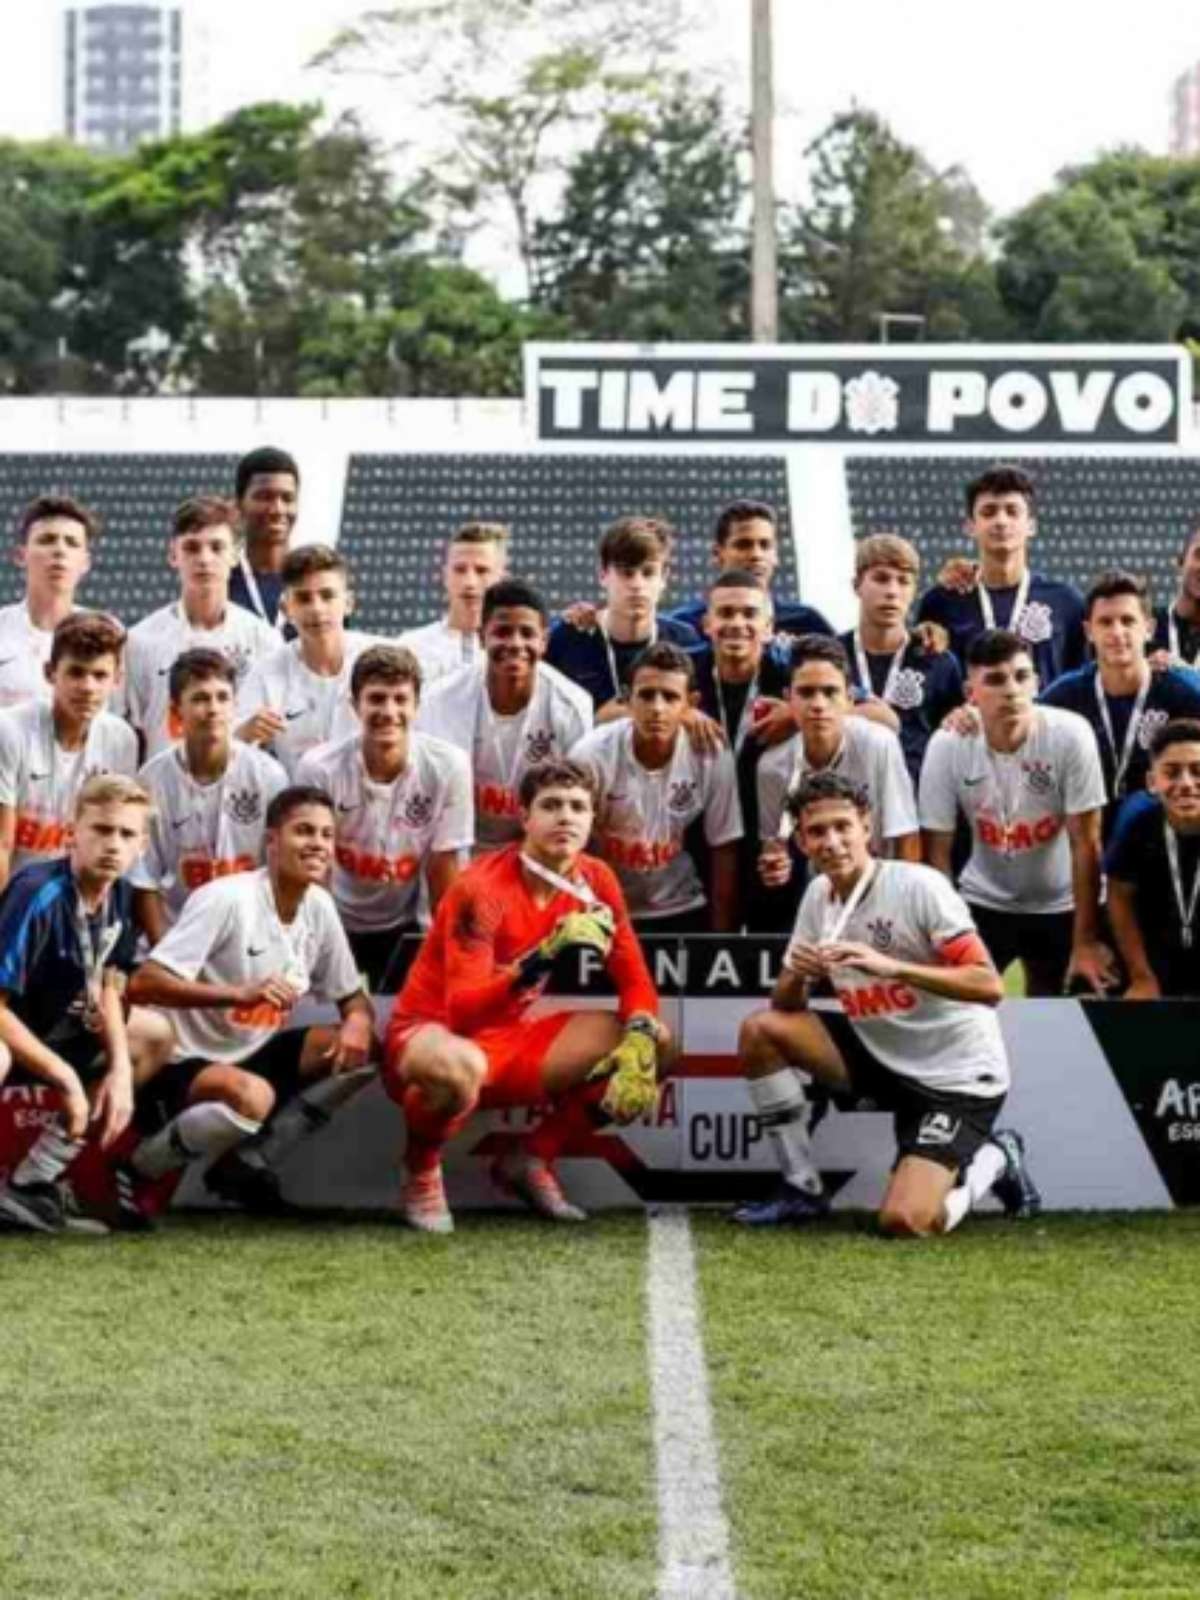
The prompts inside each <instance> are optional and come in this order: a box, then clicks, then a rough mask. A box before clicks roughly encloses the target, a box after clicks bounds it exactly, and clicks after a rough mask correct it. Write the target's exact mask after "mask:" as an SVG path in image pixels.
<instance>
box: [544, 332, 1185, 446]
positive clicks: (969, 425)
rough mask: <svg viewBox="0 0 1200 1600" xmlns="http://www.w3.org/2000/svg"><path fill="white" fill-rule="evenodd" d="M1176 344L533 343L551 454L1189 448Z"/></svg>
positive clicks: (1181, 363)
mask: <svg viewBox="0 0 1200 1600" xmlns="http://www.w3.org/2000/svg"><path fill="white" fill-rule="evenodd" d="M1191 370H1192V369H1191V358H1190V356H1189V355H1188V353H1187V352H1186V351H1185V350H1184V349H1182V348H1181V347H1176V346H1172V345H1148V346H1141V345H1111V346H1090V345H1089V346H1076V345H1059V346H1055V345H1036V346H1028V345H912V346H903V347H897V346H893V345H741V346H738V345H728V344H703V345H699V344H698V345H687V344H681V345H601V344H597V345H589V344H531V345H527V346H526V347H525V398H526V406H527V411H528V414H529V417H530V419H531V421H532V424H533V429H534V436H535V438H536V440H537V441H538V442H539V443H559V444H562V443H572V442H573V443H592V444H594V443H601V442H604V443H614V444H615V443H620V444H622V445H629V444H654V445H655V446H656V447H661V446H662V445H663V444H669V443H671V442H675V443H679V444H722V445H736V444H804V443H809V444H860V445H871V446H880V445H892V444H895V445H914V444H940V445H947V444H964V445H985V446H989V447H992V448H1003V447H1004V446H1008V445H1014V444H1029V445H1068V444H1069V445H1087V444H1103V445H1121V444H1126V445H1142V446H1145V445H1178V444H1180V443H1182V442H1183V441H1184V440H1185V438H1187V437H1189V436H1190V430H1191Z"/></svg>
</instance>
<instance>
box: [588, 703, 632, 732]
mask: <svg viewBox="0 0 1200 1600" xmlns="http://www.w3.org/2000/svg"><path fill="white" fill-rule="evenodd" d="M629 715H630V711H629V702H628V701H627V700H622V699H620V697H619V696H616V695H614V697H613V698H612V699H611V700H606V701H605V702H604V704H603V705H602V706H597V707H596V715H595V723H596V726H597V727H599V726H600V725H601V724H602V723H605V722H620V721H621V719H622V717H627V716H629Z"/></svg>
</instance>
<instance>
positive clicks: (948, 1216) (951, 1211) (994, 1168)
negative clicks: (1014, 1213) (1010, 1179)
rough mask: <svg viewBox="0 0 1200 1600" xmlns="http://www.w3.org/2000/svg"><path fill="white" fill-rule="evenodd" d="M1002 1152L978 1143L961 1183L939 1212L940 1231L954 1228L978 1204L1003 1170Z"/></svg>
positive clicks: (953, 1190)
mask: <svg viewBox="0 0 1200 1600" xmlns="http://www.w3.org/2000/svg"><path fill="white" fill-rule="evenodd" d="M1004 1167H1005V1161H1004V1151H1003V1150H1001V1148H1000V1146H999V1145H997V1144H992V1143H991V1142H990V1141H989V1142H988V1143H987V1144H981V1145H980V1146H979V1149H978V1150H976V1152H975V1154H974V1155H973V1156H972V1157H971V1164H970V1166H969V1167H968V1168H967V1170H966V1171H965V1172H964V1173H963V1175H962V1182H961V1183H960V1184H959V1185H958V1187H957V1188H956V1189H951V1191H950V1193H949V1194H948V1195H947V1196H946V1202H945V1206H944V1209H943V1211H942V1232H943V1233H950V1232H951V1231H952V1230H953V1229H955V1228H957V1227H958V1225H959V1223H960V1222H961V1221H962V1219H963V1218H964V1217H965V1216H966V1214H967V1212H968V1211H970V1209H971V1207H972V1206H973V1205H976V1204H978V1202H979V1201H980V1200H982V1199H983V1197H984V1195H985V1194H987V1192H988V1190H989V1189H990V1188H991V1187H992V1185H993V1184H994V1183H995V1181H996V1179H997V1178H998V1177H999V1176H1000V1174H1001V1173H1002V1172H1003V1171H1004Z"/></svg>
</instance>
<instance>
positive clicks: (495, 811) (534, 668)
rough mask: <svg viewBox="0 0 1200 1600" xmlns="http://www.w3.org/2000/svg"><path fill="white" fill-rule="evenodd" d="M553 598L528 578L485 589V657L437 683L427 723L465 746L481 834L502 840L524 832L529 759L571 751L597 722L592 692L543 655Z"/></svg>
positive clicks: (480, 840)
mask: <svg viewBox="0 0 1200 1600" xmlns="http://www.w3.org/2000/svg"><path fill="white" fill-rule="evenodd" d="M547 629H548V619H547V613H546V603H545V601H544V600H543V599H542V597H541V595H539V594H538V592H537V590H536V589H534V588H532V587H531V586H530V585H529V584H527V583H524V582H522V581H521V579H519V578H504V579H502V580H501V581H500V582H499V583H494V584H493V585H492V587H491V588H490V589H489V590H488V592H487V594H486V595H485V596H484V598H483V647H484V652H485V660H484V662H482V663H481V664H480V665H478V666H474V667H463V668H461V669H460V670H459V671H458V672H454V673H451V674H450V676H449V677H447V678H442V679H440V680H439V682H437V683H435V684H434V686H433V688H432V689H431V690H430V691H429V693H428V694H427V695H426V696H425V698H424V700H423V702H422V704H421V710H420V714H419V716H418V718H417V726H418V728H420V729H421V730H422V732H425V733H432V734H435V735H437V736H438V737H439V738H442V739H448V740H449V741H450V743H451V744H453V745H457V746H458V748H459V749H460V750H464V751H465V752H466V754H467V756H468V758H469V760H470V762H471V768H472V771H473V773H474V778H475V844H476V849H478V850H495V849H498V848H499V847H500V846H501V845H505V844H511V843H512V841H513V840H514V839H519V838H520V836H521V804H520V800H519V798H518V791H519V788H520V784H521V777H522V774H523V773H524V772H525V770H526V768H528V767H531V766H533V765H535V764H536V763H537V762H539V761H549V760H552V759H553V758H555V757H559V756H565V755H566V754H567V753H568V752H569V751H570V750H572V749H573V748H574V746H575V745H576V744H578V742H579V740H580V739H582V738H583V736H584V734H585V733H587V732H588V731H589V730H590V729H591V726H592V702H591V700H590V698H589V697H588V695H587V694H585V693H584V691H583V690H582V689H580V688H579V687H578V685H576V684H573V683H571V682H570V681H569V679H567V678H564V677H563V675H562V673H561V672H556V671H555V670H554V668H553V667H550V666H547V665H546V664H545V662H544V661H543V660H542V657H543V656H544V655H545V653H546V638H547Z"/></svg>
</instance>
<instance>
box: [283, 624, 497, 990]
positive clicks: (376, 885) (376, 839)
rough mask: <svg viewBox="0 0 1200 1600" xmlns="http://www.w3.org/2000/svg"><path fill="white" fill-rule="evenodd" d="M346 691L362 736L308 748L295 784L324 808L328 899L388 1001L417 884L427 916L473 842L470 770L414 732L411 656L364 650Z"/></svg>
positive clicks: (446, 747)
mask: <svg viewBox="0 0 1200 1600" xmlns="http://www.w3.org/2000/svg"><path fill="white" fill-rule="evenodd" d="M350 691H351V694H352V695H353V698H354V709H355V711H356V712H357V713H358V720H359V723H360V724H361V731H360V732H359V733H355V734H351V736H350V737H349V738H348V739H343V740H342V741H341V742H340V743H338V744H331V745H324V746H322V747H321V748H320V749H318V750H310V751H309V753H308V754H307V755H306V756H304V757H303V758H302V760H301V762H300V767H299V772H298V779H299V781H300V782H301V783H306V784H311V785H313V786H315V787H317V788H320V789H323V790H324V791H325V792H326V794H328V795H329V797H330V798H331V799H332V800H333V803H334V819H335V828H336V836H335V847H334V867H333V881H332V888H333V898H334V900H335V901H336V903H337V908H338V911H339V913H340V914H341V918H342V923H343V925H344V927H345V929H346V931H347V933H348V934H349V936H350V948H351V949H352V950H353V951H354V958H355V960H356V961H357V962H358V965H359V970H360V971H361V972H364V973H365V974H366V977H367V984H368V987H369V988H370V990H371V992H372V993H379V992H381V987H382V986H383V985H384V981H385V976H386V992H387V993H394V992H395V988H396V984H397V981H398V980H399V978H400V977H401V976H402V963H401V940H402V939H403V937H404V935H405V934H406V933H410V932H414V931H415V930H416V928H417V926H418V910H419V902H420V900H421V886H422V882H424V883H425V884H426V885H427V887H428V892H429V901H430V904H431V905H432V906H433V907H434V908H435V909H436V907H437V906H438V904H439V903H440V901H441V899H442V896H443V895H444V894H445V892H446V890H447V889H449V887H450V885H451V884H452V883H453V882H454V880H455V878H456V877H457V876H458V872H459V865H460V861H461V859H462V856H463V853H464V852H466V851H469V850H470V848H471V846H472V845H473V844H474V842H475V826H474V809H473V806H472V800H471V767H470V763H469V761H468V760H467V757H466V755H465V754H464V752H463V751H462V750H459V749H457V748H456V747H455V746H454V745H452V744H448V743H447V742H446V741H445V740H444V739H437V738H434V736H433V735H432V734H429V733H417V732H416V731H415V730H414V728H413V723H414V722H415V720H416V715H417V705H418V702H419V700H420V695H421V669H420V667H419V666H418V665H417V659H416V657H415V656H414V655H413V653H412V651H411V650H406V649H404V647H403V646H394V645H374V646H372V648H371V649H370V650H364V651H363V653H362V655H360V656H359V658H358V660H357V661H356V662H355V663H354V671H353V673H352V674H351V677H350Z"/></svg>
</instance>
